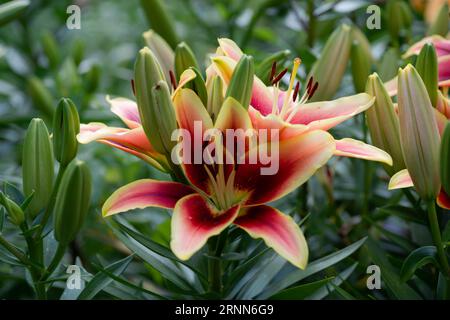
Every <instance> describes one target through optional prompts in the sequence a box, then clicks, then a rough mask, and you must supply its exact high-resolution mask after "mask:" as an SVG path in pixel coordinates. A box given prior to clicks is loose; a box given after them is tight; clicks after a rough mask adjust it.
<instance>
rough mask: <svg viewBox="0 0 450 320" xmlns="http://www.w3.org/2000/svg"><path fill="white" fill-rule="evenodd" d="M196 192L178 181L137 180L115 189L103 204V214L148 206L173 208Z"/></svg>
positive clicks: (112, 213) (105, 215)
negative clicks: (179, 201)
mask: <svg viewBox="0 0 450 320" xmlns="http://www.w3.org/2000/svg"><path fill="white" fill-rule="evenodd" d="M194 192H195V191H194V190H193V189H192V188H190V187H189V186H187V185H184V184H181V183H178V182H169V181H158V180H152V179H142V180H137V181H134V182H132V183H130V184H127V185H125V186H123V187H121V188H119V189H117V190H116V191H114V193H113V194H112V195H111V196H110V197H109V198H108V199H107V200H106V202H105V204H104V205H103V208H102V214H103V216H104V217H107V216H111V215H114V214H117V213H121V212H125V211H128V210H132V209H143V208H147V207H160V208H167V209H172V208H174V207H175V204H176V202H177V201H178V200H180V199H181V198H183V197H185V196H186V195H189V194H192V193H194Z"/></svg>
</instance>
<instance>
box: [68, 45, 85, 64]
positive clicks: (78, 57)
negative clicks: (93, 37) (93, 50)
mask: <svg viewBox="0 0 450 320" xmlns="http://www.w3.org/2000/svg"><path fill="white" fill-rule="evenodd" d="M71 53H72V59H73V62H75V65H77V66H78V65H80V63H81V61H83V57H84V42H83V40H81V38H76V39H75V41H74V43H73V46H72V50H71Z"/></svg>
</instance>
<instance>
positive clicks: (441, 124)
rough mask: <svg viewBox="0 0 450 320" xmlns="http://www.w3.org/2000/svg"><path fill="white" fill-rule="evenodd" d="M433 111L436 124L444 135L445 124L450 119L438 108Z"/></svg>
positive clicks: (440, 133)
mask: <svg viewBox="0 0 450 320" xmlns="http://www.w3.org/2000/svg"><path fill="white" fill-rule="evenodd" d="M433 111H434V116H435V118H436V124H437V127H438V130H439V135H440V136H442V134H443V133H444V129H445V126H446V125H447V123H448V122H449V120H448V119H447V118H446V117H445V115H443V114H442V113H440V112H439V110H438V109H434V108H433Z"/></svg>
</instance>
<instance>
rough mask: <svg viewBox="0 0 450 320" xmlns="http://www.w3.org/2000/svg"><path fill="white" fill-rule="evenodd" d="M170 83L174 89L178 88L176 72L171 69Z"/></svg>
mask: <svg viewBox="0 0 450 320" xmlns="http://www.w3.org/2000/svg"><path fill="white" fill-rule="evenodd" d="M169 76H170V83H171V84H172V87H173V90H176V89H177V87H178V84H177V79H176V78H175V74H174V73H173V71H172V70H169Z"/></svg>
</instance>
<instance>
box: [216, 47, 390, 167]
mask: <svg viewBox="0 0 450 320" xmlns="http://www.w3.org/2000/svg"><path fill="white" fill-rule="evenodd" d="M219 45H220V46H219V48H218V50H217V53H218V54H217V56H215V57H213V58H212V61H213V64H212V68H213V69H212V70H210V72H209V73H208V75H209V76H210V77H211V75H212V74H213V72H215V73H216V74H218V75H219V76H220V77H222V79H223V80H224V82H225V84H228V83H229V82H230V79H231V75H232V73H233V70H234V68H235V66H236V64H237V61H238V60H239V59H240V57H241V56H242V54H243V53H242V51H241V49H240V48H239V47H238V46H237V45H236V44H235V43H234V42H233V41H232V40H230V39H219ZM299 64H300V61H299V60H298V59H296V61H295V62H294V70H293V72H292V75H291V81H290V85H289V88H288V90H287V91H283V90H281V89H279V88H278V86H276V85H274V86H269V87H267V86H266V85H264V83H263V82H262V81H261V80H260V79H258V78H257V77H256V76H255V79H254V84H253V91H252V99H251V102H250V106H249V109H248V111H249V115H250V118H251V120H252V123H253V126H254V127H255V128H257V129H260V128H276V129H278V130H279V131H280V136H283V137H284V136H286V137H289V136H291V135H295V134H299V133H301V132H307V131H311V130H329V129H331V128H333V127H334V126H336V125H338V124H340V123H342V122H344V121H345V120H348V119H350V118H352V117H353V116H355V115H356V114H358V113H361V112H364V111H365V110H367V109H368V108H370V107H371V105H372V104H373V101H374V99H373V98H372V97H370V96H369V95H368V94H365V93H361V94H357V95H353V96H350V97H344V98H340V99H336V100H333V101H321V102H313V103H306V102H307V99H308V96H311V95H312V94H313V93H314V86H316V87H317V84H315V85H314V84H312V83H311V82H310V83H309V85H308V89H307V92H306V93H305V95H304V96H303V97H302V98H299V99H297V94H298V86H297V88H296V89H294V80H295V74H296V72H297V69H298V66H299ZM335 144H336V149H335V151H334V155H337V156H346V157H353V158H360V159H366V160H373V161H380V162H385V163H387V164H389V165H392V160H391V157H390V156H389V154H387V153H386V152H384V151H383V150H381V149H378V148H376V147H374V146H371V145H368V144H366V143H364V142H361V141H358V140H355V139H350V138H344V139H341V140H336V141H335Z"/></svg>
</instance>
